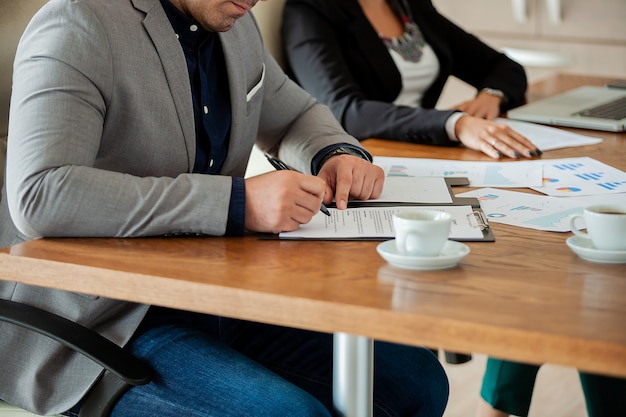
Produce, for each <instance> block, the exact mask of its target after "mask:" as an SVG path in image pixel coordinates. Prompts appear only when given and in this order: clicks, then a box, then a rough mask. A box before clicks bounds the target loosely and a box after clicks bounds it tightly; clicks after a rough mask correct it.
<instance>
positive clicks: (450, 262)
mask: <svg viewBox="0 0 626 417" xmlns="http://www.w3.org/2000/svg"><path fill="white" fill-rule="evenodd" d="M376 250H377V251H378V253H379V254H380V256H382V257H383V259H385V260H386V261H387V262H389V263H390V264H391V265H393V266H397V267H398V268H404V269H418V270H434V269H446V268H452V267H453V266H456V264H458V263H459V261H460V260H461V259H463V258H464V257H465V256H466V255H467V254H468V253H469V252H470V248H469V247H468V246H467V245H465V244H463V243H460V242H455V241H454V240H448V241H447V242H446V244H445V245H444V246H443V249H442V250H441V253H440V254H439V255H438V256H407V255H401V254H399V253H398V252H397V250H396V242H395V240H393V239H392V240H387V241H385V242H383V243H381V244H379V245H378V246H377V247H376Z"/></svg>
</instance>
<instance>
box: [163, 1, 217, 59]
mask: <svg viewBox="0 0 626 417" xmlns="http://www.w3.org/2000/svg"><path fill="white" fill-rule="evenodd" d="M160 1H161V4H162V5H163V9H164V10H165V14H166V15H167V18H168V19H169V21H170V23H171V25H172V28H173V29H174V32H176V36H177V37H178V40H179V41H180V43H181V45H182V46H183V47H189V48H193V49H195V48H196V47H197V46H198V45H199V44H200V42H202V40H204V39H205V38H206V37H207V36H209V35H210V34H211V32H208V31H207V30H205V29H204V28H203V27H202V26H201V25H200V24H199V23H198V22H197V21H196V20H195V19H194V18H192V17H191V16H187V15H185V14H184V13H183V12H181V11H180V10H178V9H177V8H176V6H174V5H173V4H172V3H170V1H169V0H160Z"/></svg>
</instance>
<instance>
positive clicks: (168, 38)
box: [131, 0, 196, 172]
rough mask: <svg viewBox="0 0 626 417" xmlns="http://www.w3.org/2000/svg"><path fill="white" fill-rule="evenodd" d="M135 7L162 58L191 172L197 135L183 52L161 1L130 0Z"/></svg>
mask: <svg viewBox="0 0 626 417" xmlns="http://www.w3.org/2000/svg"><path fill="white" fill-rule="evenodd" d="M131 1H132V2H133V4H134V6H135V7H136V8H137V9H139V10H142V11H143V12H144V13H146V17H145V19H144V22H143V25H144V27H145V29H146V31H147V32H148V35H149V36H150V38H151V39H152V42H154V46H155V48H156V50H157V53H158V54H159V56H160V57H161V64H162V65H163V71H164V72H165V77H166V78H167V83H168V86H169V89H170V93H171V94H172V98H173V100H174V105H175V106H176V112H177V114H178V120H179V121H180V126H181V129H182V132H183V137H184V140H185V144H186V146H187V158H188V163H189V172H191V171H192V170H193V166H194V164H195V159H196V132H195V124H194V118H193V102H192V98H191V88H190V81H189V73H188V70H187V66H186V61H185V55H184V54H183V50H182V48H181V46H180V43H179V42H178V39H176V36H174V32H173V31H172V26H171V24H170V22H169V20H168V18H167V15H166V14H165V11H164V10H163V7H161V4H160V3H159V1H158V0H131Z"/></svg>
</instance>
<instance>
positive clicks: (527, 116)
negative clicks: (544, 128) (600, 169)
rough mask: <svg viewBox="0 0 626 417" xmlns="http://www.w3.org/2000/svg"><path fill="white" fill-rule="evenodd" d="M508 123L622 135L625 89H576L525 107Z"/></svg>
mask: <svg viewBox="0 0 626 417" xmlns="http://www.w3.org/2000/svg"><path fill="white" fill-rule="evenodd" d="M507 115H508V117H509V118H510V119H514V120H523V121H526V122H535V123H542V124H547V125H555V126H566V127H578V128H583V129H595V130H607V131H610V132H624V131H626V89H625V88H610V87H579V88H575V89H573V90H569V91H567V92H565V93H562V94H558V95H555V96H551V97H548V98H545V99H543V100H538V101H535V102H533V103H529V104H525V105H523V106H520V107H517V108H515V109H512V110H509V112H508V113H507Z"/></svg>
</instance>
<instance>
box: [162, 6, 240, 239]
mask: <svg viewBox="0 0 626 417" xmlns="http://www.w3.org/2000/svg"><path fill="white" fill-rule="evenodd" d="M161 4H162V5H163V8H164V10H165V13H166V14H167V17H168V19H169V20H170V23H171V24H172V27H173V28H174V32H176V35H177V37H178V40H179V41H180V45H181V47H182V48H183V52H184V54H185V60H186V62H187V69H188V71H189V80H190V81H191V96H192V100H193V113H194V121H195V129H196V158H195V163H194V167H193V172H194V173H199V174H219V173H220V170H221V169H222V165H223V164H224V161H225V160H226V157H227V155H228V143H229V140H228V137H229V134H230V126H231V121H232V115H231V103H230V90H229V88H228V73H227V72H226V64H225V61H224V52H223V50H222V45H221V42H220V39H219V36H218V34H217V33H215V32H209V31H207V30H205V29H203V28H202V26H200V24H199V23H198V22H196V21H195V20H194V19H193V18H191V17H189V16H187V15H185V14H183V13H182V12H181V11H180V10H178V9H177V8H176V7H175V6H174V5H172V4H171V3H170V2H169V0H161ZM244 222H245V187H244V181H243V178H233V179H232V190H231V198H230V208H229V213H228V223H227V226H226V234H227V235H242V234H243V232H244Z"/></svg>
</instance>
